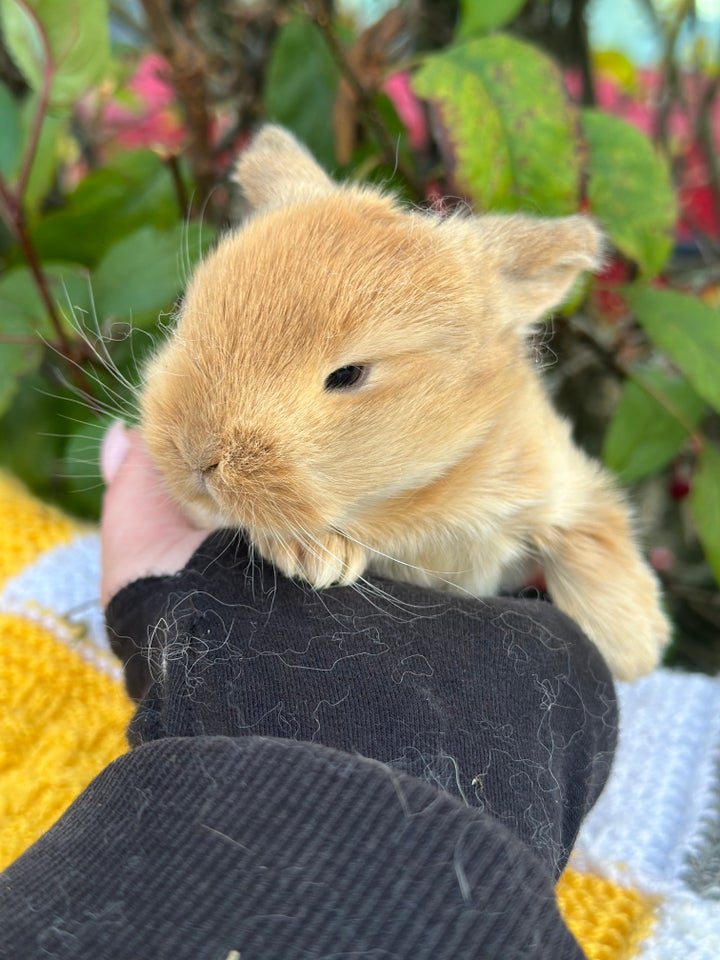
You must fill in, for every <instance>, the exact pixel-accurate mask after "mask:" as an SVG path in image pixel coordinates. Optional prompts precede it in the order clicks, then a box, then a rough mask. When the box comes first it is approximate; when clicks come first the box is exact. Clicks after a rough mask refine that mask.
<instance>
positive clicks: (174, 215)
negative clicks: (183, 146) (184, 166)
mask: <svg viewBox="0 0 720 960" xmlns="http://www.w3.org/2000/svg"><path fill="white" fill-rule="evenodd" d="M177 219H178V207H177V201H176V198H175V194H174V190H173V185H172V180H171V177H170V174H169V173H168V171H167V169H166V168H165V166H164V164H163V163H162V161H161V160H160V159H159V158H158V157H157V156H156V155H155V154H154V153H152V151H150V150H137V151H131V152H128V153H127V154H121V155H119V156H118V157H117V158H116V159H114V160H113V162H112V163H111V164H108V165H106V166H104V167H102V168H101V169H100V170H95V171H93V172H92V173H90V174H88V176H87V177H85V178H84V179H83V180H82V181H81V182H80V184H79V185H78V187H77V189H76V190H75V191H74V192H73V193H72V195H71V196H70V197H69V198H68V201H67V203H66V205H65V206H64V207H63V208H62V209H60V210H56V211H53V212H52V213H50V214H48V215H46V216H44V217H43V218H42V220H40V221H38V223H37V224H36V225H35V227H34V229H33V230H32V234H31V235H32V240H33V244H34V246H35V249H36V250H37V252H38V254H39V255H40V256H41V257H42V258H43V259H50V260H56V259H60V258H63V259H66V260H75V261H77V262H79V263H84V264H87V266H94V265H95V264H96V263H98V262H99V261H100V260H101V259H102V257H103V256H104V255H105V254H106V253H107V251H108V250H109V249H110V247H111V246H113V244H114V243H116V242H117V241H118V240H120V239H122V238H123V237H125V236H127V235H128V234H129V233H132V232H133V231H134V230H137V229H138V228H139V227H141V226H153V227H157V228H158V229H164V228H167V227H170V226H172V224H174V223H176V222H177Z"/></svg>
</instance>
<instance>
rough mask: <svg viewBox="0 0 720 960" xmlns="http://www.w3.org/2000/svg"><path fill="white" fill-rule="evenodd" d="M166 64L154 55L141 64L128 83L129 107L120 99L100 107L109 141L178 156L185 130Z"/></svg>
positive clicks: (147, 57) (149, 55)
mask: <svg viewBox="0 0 720 960" xmlns="http://www.w3.org/2000/svg"><path fill="white" fill-rule="evenodd" d="M168 76H169V67H168V64H167V62H166V61H165V60H164V59H163V58H162V57H161V56H159V54H156V53H150V54H147V55H146V56H145V57H143V59H142V60H141V61H140V63H139V65H138V68H137V70H136V71H135V73H134V75H133V77H132V78H131V80H130V82H129V84H128V90H129V92H130V94H131V95H132V100H133V101H134V103H132V105H131V106H128V105H127V104H126V103H124V102H121V101H120V100H119V99H114V100H109V101H107V102H106V103H104V104H103V106H102V108H101V124H102V126H103V128H104V131H105V132H106V134H107V136H108V139H109V140H111V141H114V142H115V143H116V144H117V145H118V146H121V147H151V148H153V149H156V150H162V151H165V152H169V153H177V152H178V151H179V150H180V149H181V147H182V146H183V143H184V141H185V128H184V126H183V123H182V119H181V116H180V112H179V110H178V108H177V106H176V103H175V91H174V89H173V87H172V84H171V83H170V81H169V79H168Z"/></svg>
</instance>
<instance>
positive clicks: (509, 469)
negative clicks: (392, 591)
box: [142, 126, 668, 679]
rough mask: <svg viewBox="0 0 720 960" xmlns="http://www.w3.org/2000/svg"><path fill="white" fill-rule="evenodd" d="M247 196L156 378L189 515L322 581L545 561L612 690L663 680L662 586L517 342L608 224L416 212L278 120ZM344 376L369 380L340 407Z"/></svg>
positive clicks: (562, 291)
mask: <svg viewBox="0 0 720 960" xmlns="http://www.w3.org/2000/svg"><path fill="white" fill-rule="evenodd" d="M236 178H237V180H238V182H239V183H240V185H241V187H242V190H243V193H244V195H245V198H246V200H247V203H248V204H249V207H250V210H251V215H250V216H249V218H248V219H247V220H246V222H245V223H244V225H243V226H242V227H241V228H240V229H238V230H236V231H235V232H233V233H230V234H229V235H228V236H226V237H225V238H224V239H222V240H221V241H220V243H219V244H218V246H217V248H216V249H215V250H214V251H213V252H212V253H211V254H210V255H209V256H207V258H206V259H205V261H204V262H203V263H201V264H200V265H199V266H198V268H197V269H196V271H195V274H194V276H193V278H192V280H191V282H190V284H189V287H188V289H187V294H186V298H185V301H184V304H183V306H182V309H181V311H180V316H179V320H178V324H177V328H176V329H175V331H174V333H173V334H172V336H171V337H170V339H169V341H168V342H167V343H166V344H165V345H163V346H162V347H161V348H160V350H159V352H158V354H157V356H156V357H155V358H154V360H153V361H152V362H151V364H150V365H149V367H148V369H147V371H146V384H145V387H144V390H143V396H142V417H143V429H144V434H145V438H146V441H147V443H148V446H149V448H150V450H151V453H152V454H153V456H154V458H155V459H156V461H157V463H158V465H159V467H160V469H161V471H162V473H163V474H164V477H165V479H166V481H167V484H168V485H169V487H170V489H171V490H172V492H173V493H174V494H175V495H176V496H177V498H178V499H179V500H180V501H181V502H182V503H183V504H185V505H186V506H187V507H188V508H190V509H193V510H195V512H196V513H197V511H198V510H199V511H200V512H201V514H202V515H203V516H205V517H206V518H207V519H208V520H209V521H210V522H211V523H212V524H213V525H215V526H217V525H225V526H231V527H240V528H242V529H243V530H244V531H246V533H247V535H248V537H249V538H250V539H251V541H252V542H253V543H254V544H255V546H256V547H257V548H258V549H259V551H260V552H261V553H262V554H263V555H264V556H265V557H266V558H268V559H270V560H272V562H273V563H274V564H275V565H276V567H277V568H279V569H280V570H281V571H283V572H284V573H286V574H288V575H290V576H298V577H302V578H304V579H306V580H308V581H309V582H310V583H312V584H314V585H315V586H317V587H324V586H328V585H330V584H332V583H336V582H340V583H351V582H353V581H355V580H356V579H357V578H359V577H361V575H362V574H363V572H364V571H365V570H367V569H371V570H373V571H376V572H380V573H382V574H386V575H389V576H391V577H394V578H396V579H404V580H410V581H413V582H417V583H422V584H429V585H432V586H437V587H440V588H450V589H456V590H460V591H462V592H469V593H471V594H473V595H476V596H482V595H483V594H492V593H495V592H496V591H498V589H500V588H505V587H512V586H517V585H520V584H522V583H523V582H525V581H524V578H525V577H526V576H527V573H528V570H529V569H530V568H532V567H533V566H535V567H536V566H537V565H539V566H540V567H541V568H542V570H543V572H544V575H545V579H546V582H547V586H548V589H549V592H550V593H551V595H552V597H553V599H554V601H555V603H556V604H557V605H558V606H559V607H560V608H562V609H563V610H564V611H565V612H566V613H568V614H569V615H570V616H571V617H573V618H574V619H575V621H576V622H577V623H578V624H580V626H581V627H582V628H583V629H584V630H585V631H586V632H587V634H588V635H589V636H590V637H591V638H592V639H593V640H594V642H595V643H596V644H597V646H598V647H599V648H600V650H601V651H602V653H603V654H604V656H605V658H606V659H607V661H608V663H609V665H610V667H611V669H612V671H613V672H614V674H615V675H616V676H617V677H620V678H626V679H629V678H633V677H636V676H638V675H639V674H642V673H645V672H646V671H648V670H650V669H652V668H653V666H655V664H656V663H657V662H658V658H659V656H660V653H661V651H662V649H663V647H664V646H665V644H666V641H667V639H668V623H667V621H666V619H665V617H664V615H663V613H662V611H661V607H660V598H659V593H658V587H657V583H656V580H655V577H654V576H653V574H652V572H651V570H650V569H649V568H648V566H647V565H646V563H645V562H644V560H643V559H642V557H641V555H640V553H639V551H638V548H637V546H636V545H635V542H634V539H633V533H632V529H631V528H632V524H631V521H630V519H629V515H628V509H627V507H626V505H625V503H624V500H623V498H622V496H621V495H620V493H619V492H618V491H617V489H616V487H615V485H614V483H613V481H612V480H611V478H610V477H609V475H608V474H607V473H606V472H605V471H604V470H603V469H602V468H601V467H600V466H599V465H598V464H597V463H594V462H593V461H591V460H590V459H589V458H588V457H587V456H585V454H583V453H582V452H581V451H580V450H578V449H577V448H576V447H575V446H574V445H573V443H572V441H571V438H570V429H569V427H568V425H567V423H566V422H565V421H564V420H562V419H561V418H560V417H559V416H558V414H557V413H556V412H555V411H554V410H553V409H552V407H551V405H550V403H549V401H548V399H547V397H546V394H545V391H544V389H543V385H542V383H541V380H540V376H539V373H538V371H537V370H536V368H535V365H534V363H533V360H532V359H531V357H530V356H529V351H528V348H527V343H526V340H527V333H528V330H529V328H530V326H531V325H532V324H533V323H534V322H535V321H537V320H538V319H539V318H541V317H542V316H543V315H544V314H546V313H547V311H549V310H550V309H551V308H552V307H554V306H555V305H557V304H558V303H560V302H561V301H562V300H563V298H564V297H565V296H566V295H567V293H568V291H569V290H570V287H571V286H572V284H573V281H574V280H575V279H576V277H577V276H578V274H579V273H580V271H583V270H592V269H593V268H594V267H597V265H598V264H599V262H600V259H601V255H602V238H601V235H600V233H599V231H598V230H597V228H596V227H595V226H594V224H593V222H592V221H591V220H590V219H588V218H586V217H582V216H572V217H565V218H562V219H536V218H532V217H528V216H524V215H520V214H513V215H497V216H478V217H474V216H451V217H448V218H441V217H439V216H435V215H432V214H430V213H424V212H420V211H417V210H412V209H407V208H403V207H401V206H400V205H399V204H398V203H397V202H396V201H395V200H394V199H393V198H392V197H389V196H386V195H384V194H383V193H381V192H380V191H379V190H377V189H374V188H371V187H368V186H347V185H342V186H341V185H338V184H336V183H334V182H332V181H331V180H330V179H329V178H328V177H327V176H326V174H325V173H324V172H323V171H322V170H321V169H320V167H319V166H318V165H317V164H316V163H315V161H314V160H313V158H312V157H311V156H310V154H309V153H308V152H307V151H306V150H305V148H304V147H302V146H301V145H300V144H298V143H297V141H296V140H295V139H294V138H293V137H292V136H291V135H290V134H289V133H287V132H286V131H284V130H282V129H280V128H278V127H272V126H268V127H265V128H264V129H263V130H262V131H261V132H260V134H259V135H258V136H257V137H256V139H255V140H254V142H253V144H252V145H251V146H250V147H249V148H248V149H247V150H246V151H245V152H244V153H243V154H242V155H241V157H240V159H239V162H238V164H237V170H236ZM346 367H351V368H353V367H357V368H359V370H360V372H361V373H362V376H361V377H360V379H359V382H358V383H356V384H350V385H347V386H340V387H339V388H336V389H333V388H332V386H331V385H330V381H328V377H329V375H330V374H332V373H333V371H337V370H342V368H346ZM355 372H356V373H357V371H355Z"/></svg>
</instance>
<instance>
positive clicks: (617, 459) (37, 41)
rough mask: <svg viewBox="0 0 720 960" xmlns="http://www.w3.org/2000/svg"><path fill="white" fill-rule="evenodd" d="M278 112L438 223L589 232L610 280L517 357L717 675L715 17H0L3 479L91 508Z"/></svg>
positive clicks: (447, 1) (312, 143) (387, 11)
mask: <svg viewBox="0 0 720 960" xmlns="http://www.w3.org/2000/svg"><path fill="white" fill-rule="evenodd" d="M268 119H270V120H274V121H277V122H280V123H283V124H285V125H286V126H288V127H289V128H290V129H292V130H293V131H295V132H296V133H297V134H298V135H299V136H300V137H301V138H302V139H303V140H304V141H305V142H306V143H307V144H308V145H309V147H310V148H311V149H312V150H313V152H314V153H315V154H316V156H317V157H318V158H319V159H320V161H321V162H322V163H323V164H324V165H325V166H326V167H327V168H328V169H330V170H331V171H332V172H333V173H334V174H335V175H336V176H338V177H340V178H353V179H370V180H374V181H381V182H383V183H385V184H386V185H388V186H389V187H390V188H392V189H393V190H395V191H396V192H397V193H398V194H399V195H400V196H402V197H404V198H406V199H407V200H408V201H410V202H413V203H415V204H420V205H427V206H433V207H435V208H436V209H437V210H438V211H440V212H441V213H442V212H444V211H449V210H452V209H454V208H455V207H457V206H458V205H468V204H469V205H471V206H472V207H473V208H474V209H475V210H477V211H484V210H517V209H522V210H527V211H530V212H534V213H538V214H543V215H560V214H566V213H572V212H574V211H578V210H582V211H589V212H591V213H592V214H593V215H594V216H596V217H597V218H598V219H599V220H600V222H601V223H602V225H603V227H604V228H605V230H606V232H607V234H608V236H609V238H610V241H611V244H612V256H611V258H610V259H609V261H608V264H607V267H606V269H605V270H604V272H603V273H602V274H601V275H600V276H598V277H595V278H592V279H588V280H587V281H586V282H585V283H584V284H583V285H582V287H581V288H579V289H578V290H577V291H575V293H574V295H573V297H572V299H571V302H570V304H569V305H568V306H567V307H566V308H565V309H564V310H563V311H561V312H559V313H558V315H556V316H555V317H554V318H553V319H552V320H551V321H550V322H549V323H548V327H547V329H546V330H545V331H541V332H540V333H539V335H538V338H537V342H536V344H535V349H536V351H537V356H538V359H539V360H540V361H541V362H542V363H543V364H544V365H545V366H546V367H547V377H548V382H549V385H550V388H551V390H552V392H553V394H554V396H555V398H556V401H557V403H558V405H559V406H560V407H561V408H562V409H563V410H564V411H565V412H566V413H567V414H568V416H569V417H570V418H571V419H572V421H573V423H574V424H575V427H576V436H577V438H578V440H579V442H580V443H581V444H582V445H583V446H585V447H586V448H587V449H588V450H589V451H590V452H592V453H593V454H595V455H597V456H600V457H602V458H603V459H604V461H605V462H606V463H607V464H608V466H610V467H611V468H612V469H614V470H615V471H616V472H617V474H618V476H619V478H620V480H621V482H623V483H625V484H628V485H630V486H631V487H632V496H633V499H634V501H635V503H636V504H637V512H638V517H639V523H640V526H641V528H642V530H643V532H644V535H645V541H646V543H647V548H648V551H649V555H650V558H651V561H652V563H653V564H654V566H655V567H656V569H657V570H658V572H659V574H660V576H661V577H662V579H663V581H664V584H665V588H666V592H667V597H668V603H669V605H670V607H671V612H672V614H673V616H674V618H675V620H676V623H677V625H678V632H677V641H676V644H675V646H674V648H673V650H672V651H671V654H670V658H671V659H672V660H674V661H675V662H678V663H682V664H685V665H688V666H692V667H694V668H699V669H704V670H709V671H713V670H717V669H718V668H719V667H720V592H719V591H718V581H719V580H720V417H719V414H718V411H720V159H719V156H720V9H719V5H718V4H717V2H716V0H375V2H370V0H366V2H363V0H352V2H350V0H346V2H341V0H305V2H297V0H255V2H247V0H224V2H220V3H218V2H211V0H138V2H130V0H116V2H110V3H108V0H0V269H1V270H2V275H1V276H0V463H2V464H4V465H5V466H6V467H8V468H9V469H10V470H12V471H13V472H14V473H15V474H17V475H18V476H20V477H21V478H22V479H23V480H24V481H25V482H26V483H27V484H29V485H30V487H31V488H32V489H33V490H35V491H36V492H37V493H38V494H39V495H41V496H42V497H45V498H49V499H52V500H54V501H56V502H58V503H60V504H62V505H63V506H64V507H65V508H66V509H69V510H70V511H72V512H74V513H75V514H78V515H81V516H87V517H96V516H97V512H98V508H99V499H100V493H101V484H100V478H99V474H98V470H97V444H98V440H99V437H100V436H101V434H102V431H103V429H104V427H105V425H106V424H107V422H108V420H109V419H112V418H113V417H117V416H120V417H123V418H125V419H133V417H134V416H135V412H134V396H135V394H136V390H137V383H138V379H139V376H140V370H141V367H142V360H143V357H144V356H145V355H146V354H147V352H148V350H150V349H152V345H153V343H154V342H155V341H156V340H157V338H158V337H161V336H162V335H163V330H164V329H165V327H166V326H167V324H168V323H169V322H171V317H172V311H173V305H174V304H175V303H176V302H177V298H178V297H179V296H181V294H182V288H183V284H184V282H185V280H186V278H187V276H188V273H189V271H190V270H191V269H192V265H193V263H194V262H195V261H196V260H197V259H198V257H200V256H202V253H203V251H204V250H205V249H207V247H208V245H209V244H211V243H212V242H213V239H214V237H215V236H216V235H217V232H218V231H220V230H224V229H227V228H228V227H229V226H230V225H231V224H232V222H233V221H234V220H235V219H236V217H237V215H238V212H239V211H238V209H237V200H236V199H235V198H234V197H233V194H232V191H230V190H229V189H228V186H227V183H228V170H229V167H230V165H231V163H232V159H233V157H234V156H236V154H237V153H238V152H239V151H240V150H242V149H243V147H244V145H245V144H246V143H247V140H248V138H249V136H250V134H251V132H252V131H253V130H254V129H255V128H256V127H257V126H258V125H259V124H260V123H261V122H262V121H264V120H268ZM550 333H552V337H551V336H550ZM602 575H603V571H601V570H599V571H598V577H602Z"/></svg>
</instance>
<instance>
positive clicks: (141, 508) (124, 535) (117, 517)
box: [100, 422, 209, 607]
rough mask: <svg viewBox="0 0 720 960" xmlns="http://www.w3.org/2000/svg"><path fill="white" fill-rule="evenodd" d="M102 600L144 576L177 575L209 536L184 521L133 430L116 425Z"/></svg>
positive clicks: (109, 456) (107, 453) (107, 444)
mask: <svg viewBox="0 0 720 960" xmlns="http://www.w3.org/2000/svg"><path fill="white" fill-rule="evenodd" d="M101 468H102V474H103V478H104V480H105V483H106V485H107V490H106V492H105V497H104V500H103V511H102V522H101V528H100V541H101V549H102V579H101V599H102V604H103V607H105V606H107V604H108V603H109V601H110V600H111V599H112V597H113V596H114V595H115V594H116V593H117V592H118V590H120V588H121V587H124V586H127V584H128V583H132V581H133V580H137V579H138V578H140V577H146V576H162V575H164V574H171V573H175V572H176V571H178V570H180V569H181V568H182V567H184V566H185V564H186V563H187V561H188V560H189V559H190V557H191V556H192V554H193V553H194V552H195V550H196V549H197V548H198V547H199V546H200V544H201V543H202V542H203V540H204V539H205V538H206V537H207V535H208V532H209V531H207V530H198V529H197V528H196V527H193V526H192V525H191V523H190V521H189V520H187V519H186V517H185V516H184V514H183V513H182V511H181V510H180V507H179V506H178V505H177V504H176V503H175V501H174V500H173V499H172V498H171V496H170V494H169V493H168V492H167V491H166V490H165V488H164V486H163V484H162V479H161V477H160V475H159V473H158V472H157V470H156V468H155V465H154V464H153V462H152V460H151V459H150V455H149V454H148V452H147V449H146V447H145V445H144V443H143V441H142V438H141V436H140V434H139V432H138V431H137V430H136V429H127V428H126V427H125V426H124V425H123V424H122V423H120V422H117V423H114V424H113V425H112V426H111V427H110V429H109V430H108V432H107V433H106V434H105V439H104V441H103V446H102V455H101Z"/></svg>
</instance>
